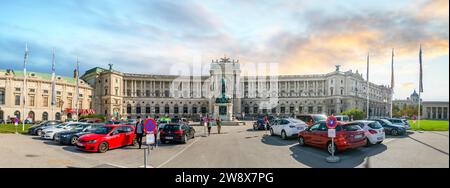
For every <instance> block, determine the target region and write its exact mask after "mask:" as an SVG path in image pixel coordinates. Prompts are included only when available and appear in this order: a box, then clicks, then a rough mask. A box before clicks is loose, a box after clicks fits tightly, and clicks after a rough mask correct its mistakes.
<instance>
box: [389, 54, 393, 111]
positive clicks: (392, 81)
mask: <svg viewBox="0 0 450 188" xmlns="http://www.w3.org/2000/svg"><path fill="white" fill-rule="evenodd" d="M391 90H392V91H391V108H390V113H389V114H390V117H391V118H392V116H393V114H392V108H393V106H394V105H393V101H394V99H393V98H394V48H392V61H391Z"/></svg>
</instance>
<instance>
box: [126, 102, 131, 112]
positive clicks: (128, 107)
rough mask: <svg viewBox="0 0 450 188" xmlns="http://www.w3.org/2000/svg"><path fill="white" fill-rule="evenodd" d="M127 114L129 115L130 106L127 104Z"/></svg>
mask: <svg viewBox="0 0 450 188" xmlns="http://www.w3.org/2000/svg"><path fill="white" fill-rule="evenodd" d="M127 114H131V104H127Z"/></svg>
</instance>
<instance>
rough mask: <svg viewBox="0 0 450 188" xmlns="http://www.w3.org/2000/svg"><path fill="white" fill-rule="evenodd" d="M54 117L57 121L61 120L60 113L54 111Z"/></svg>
mask: <svg viewBox="0 0 450 188" xmlns="http://www.w3.org/2000/svg"><path fill="white" fill-rule="evenodd" d="M55 119H56V120H58V121H61V113H59V112H56V114H55Z"/></svg>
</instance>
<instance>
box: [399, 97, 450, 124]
mask: <svg viewBox="0 0 450 188" xmlns="http://www.w3.org/2000/svg"><path fill="white" fill-rule="evenodd" d="M419 100H420V101H421V107H420V108H421V115H420V116H421V119H435V120H439V119H441V120H448V119H449V118H448V117H449V102H448V101H422V99H419V94H417V92H416V90H414V92H413V93H412V94H411V95H410V97H408V98H406V100H394V101H393V103H394V105H395V106H398V107H399V109H400V110H401V109H403V108H405V107H406V106H410V105H419Z"/></svg>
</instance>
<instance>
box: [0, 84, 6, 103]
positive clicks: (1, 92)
mask: <svg viewBox="0 0 450 188" xmlns="http://www.w3.org/2000/svg"><path fill="white" fill-rule="evenodd" d="M2 104H5V89H4V88H1V89H0V105H2Z"/></svg>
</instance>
